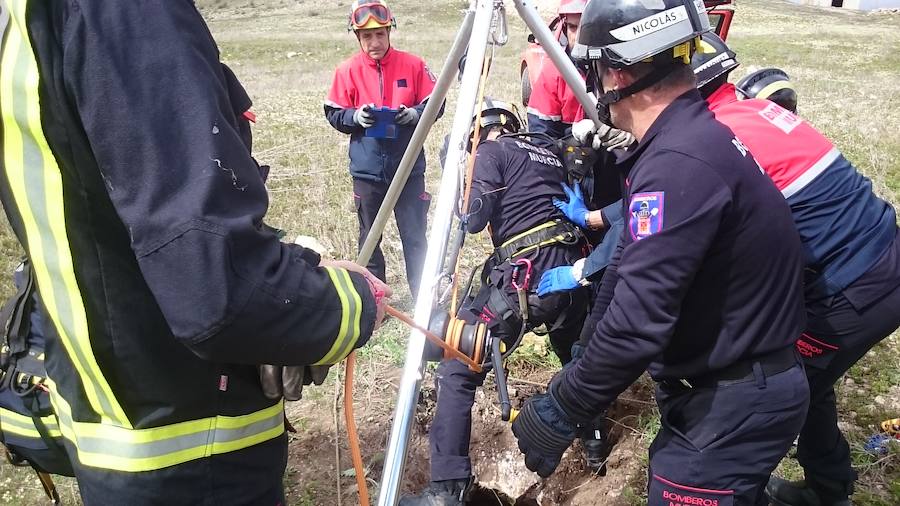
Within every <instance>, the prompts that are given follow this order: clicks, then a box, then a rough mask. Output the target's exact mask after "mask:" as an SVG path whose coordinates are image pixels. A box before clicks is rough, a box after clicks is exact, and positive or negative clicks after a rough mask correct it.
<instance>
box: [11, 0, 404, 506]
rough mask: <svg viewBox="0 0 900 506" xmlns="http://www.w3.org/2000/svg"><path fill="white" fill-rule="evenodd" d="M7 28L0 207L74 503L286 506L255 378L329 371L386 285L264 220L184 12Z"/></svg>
mask: <svg viewBox="0 0 900 506" xmlns="http://www.w3.org/2000/svg"><path fill="white" fill-rule="evenodd" d="M0 34H2V50H0V89H2V90H3V92H2V94H0V118H2V128H0V139H2V142H0V149H2V153H3V156H2V158H0V160H2V163H0V169H2V171H0V176H2V177H0V199H2V202H3V208H4V210H5V211H6V214H7V217H8V218H9V221H10V223H11V225H12V228H13V230H14V232H15V234H16V236H17V237H18V239H19V240H20V242H21V243H22V246H23V247H24V248H25V250H26V252H27V254H28V256H29V258H30V259H31V261H32V262H33V266H34V273H35V279H36V285H37V289H38V293H39V294H40V297H41V302H42V306H43V307H44V308H45V310H46V316H47V317H48V318H49V321H50V322H51V324H49V325H48V326H47V328H45V331H46V334H47V336H46V337H47V349H46V367H47V371H48V374H49V376H50V378H51V379H52V382H50V384H49V386H50V394H51V398H52V401H53V405H54V407H55V410H56V414H57V416H58V419H59V429H60V431H61V433H62V434H63V436H64V437H65V440H66V445H67V449H68V452H69V454H70V456H71V457H72V460H73V462H72V463H73V465H74V468H75V474H76V477H77V479H78V483H79V490H80V492H81V496H82V499H83V500H84V502H85V503H86V504H269V505H272V506H274V505H276V504H282V503H283V493H282V476H283V472H284V469H285V462H286V459H287V442H286V437H285V424H284V409H283V401H282V400H281V399H280V398H278V399H271V398H268V397H267V396H266V395H264V393H263V388H262V385H261V383H260V377H259V374H258V371H257V364H278V365H291V366H296V365H304V364H319V365H327V364H334V363H336V362H338V361H339V360H341V359H342V358H343V357H344V356H346V355H347V354H348V353H349V352H350V351H352V350H353V349H354V348H357V347H359V346H361V345H363V344H364V343H365V342H366V341H367V340H368V339H369V336H370V335H371V333H372V331H373V329H374V328H375V327H376V326H377V324H378V321H377V320H378V316H377V313H379V312H380V311H379V309H380V308H382V307H383V303H381V302H379V301H378V299H379V297H382V293H384V292H388V293H389V290H387V289H386V287H385V286H384V285H383V284H382V283H381V282H380V281H378V280H377V279H376V278H375V277H374V276H372V275H371V274H369V273H367V272H366V271H365V270H364V269H362V268H356V267H352V265H351V264H349V263H342V262H326V261H320V258H319V256H318V255H317V254H316V253H314V252H313V251H311V250H308V249H304V248H301V247H299V246H296V245H292V244H284V243H281V242H280V241H279V240H278V238H277V237H276V235H275V234H274V233H273V232H271V230H270V229H268V228H267V227H265V226H264V224H263V222H262V220H263V216H264V215H265V213H266V208H267V205H268V199H267V195H266V190H265V187H264V184H263V179H262V177H261V176H260V173H259V170H258V167H257V165H256V163H255V162H254V161H253V159H252V158H251V156H250V149H249V146H248V145H247V144H245V142H244V140H243V139H246V138H247V137H246V136H245V135H242V134H243V133H245V127H246V125H244V124H242V122H244V121H246V119H245V117H244V113H245V112H246V110H245V109H244V107H246V105H247V104H246V103H244V104H242V102H244V98H243V97H241V96H237V95H243V91H242V89H241V88H240V85H239V83H237V82H236V81H235V80H234V79H233V76H231V75H230V73H227V72H226V71H225V69H224V68H223V66H222V65H221V64H220V63H219V53H218V50H217V48H216V44H215V41H214V40H213V38H212V36H211V34H210V32H209V30H208V29H207V27H206V24H205V23H204V21H203V19H202V17H201V15H200V13H199V12H198V11H197V9H196V7H195V6H194V4H193V3H192V2H171V1H161V0H150V1H146V2H113V3H110V2H104V1H98V0H79V1H77V2H76V1H68V0H64V1H58V2H33V1H25V0H2V1H0ZM162 90H164V92H163V91H162ZM292 371H293V372H292ZM294 372H296V368H294V369H292V370H291V371H287V370H286V376H284V377H283V378H281V377H279V379H283V380H284V382H285V384H288V385H290V384H293V383H298V382H301V381H302V378H298V377H296V376H295V375H293V373H294ZM285 393H286V394H287V392H285ZM294 393H296V392H294Z"/></svg>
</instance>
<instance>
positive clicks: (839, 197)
mask: <svg viewBox="0 0 900 506" xmlns="http://www.w3.org/2000/svg"><path fill="white" fill-rule="evenodd" d="M706 100H707V102H708V103H709V108H710V110H711V111H712V112H713V114H715V116H716V119H717V120H719V122H721V123H724V124H725V126H727V127H728V128H730V129H731V130H732V131H733V132H734V133H735V135H736V137H737V138H738V139H739V141H740V142H741V143H743V145H744V146H746V148H747V149H749V150H750V153H751V154H752V155H753V158H755V159H756V161H757V162H758V163H759V165H760V167H761V168H762V169H763V170H764V171H765V172H766V174H768V175H769V177H770V178H771V179H772V181H773V182H774V183H775V186H776V187H777V188H778V189H779V190H780V191H781V193H782V195H784V198H785V199H787V202H788V204H789V205H790V206H791V211H792V212H793V216H794V223H795V224H796V226H797V230H798V231H799V232H800V238H801V239H802V240H803V246H804V250H805V251H804V253H805V255H806V258H805V261H806V280H805V281H806V283H805V284H806V290H807V296H809V297H812V298H819V297H824V296H828V295H832V294H834V293H837V292H839V291H841V290H843V289H844V288H846V287H847V286H848V285H849V284H850V283H852V282H853V281H856V279H858V278H859V277H860V276H861V275H863V274H864V273H865V272H866V271H867V270H868V269H869V268H870V267H872V265H874V263H875V262H876V261H877V260H878V258H879V257H880V256H881V255H882V254H883V253H884V252H885V250H886V249H887V248H888V247H889V246H890V244H891V242H892V241H893V239H894V236H895V235H896V234H897V225H896V217H895V213H894V209H893V208H892V207H891V206H890V205H889V204H887V203H886V202H885V201H883V200H881V199H879V198H878V197H877V196H875V194H874V193H873V192H872V183H871V181H869V180H868V179H867V178H866V177H865V176H863V175H862V174H860V173H859V172H857V170H856V168H855V167H854V166H853V165H852V164H851V163H850V162H849V161H847V159H846V158H844V156H843V155H842V154H841V152H840V151H839V150H838V149H837V148H836V147H835V146H834V144H832V142H831V141H830V140H828V139H827V138H826V137H825V136H824V135H822V134H821V133H819V131H817V130H816V129H815V128H813V127H812V126H811V125H810V124H809V123H807V122H805V121H803V120H802V119H800V118H799V117H797V116H796V115H794V114H793V113H791V112H790V111H788V110H786V109H783V108H782V107H780V106H779V105H777V104H775V103H774V102H770V101H768V100H760V99H748V100H738V98H737V95H736V93H735V88H734V85H733V84H724V85H722V86H721V87H720V88H719V89H718V90H716V92H715V93H713V94H712V95H710V97H709V98H707V99H706ZM763 219H765V218H763Z"/></svg>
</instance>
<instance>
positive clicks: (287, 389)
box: [259, 365, 331, 401]
mask: <svg viewBox="0 0 900 506" xmlns="http://www.w3.org/2000/svg"><path fill="white" fill-rule="evenodd" d="M329 367H331V366H327V365H290V366H281V365H261V366H259V381H260V383H261V384H262V389H263V394H265V396H266V397H268V398H269V399H280V398H281V397H284V400H286V401H297V400H300V399H302V398H303V387H304V386H305V385H309V384H311V383H314V384H316V385H321V384H322V383H324V382H325V378H326V377H327V376H328V368H329Z"/></svg>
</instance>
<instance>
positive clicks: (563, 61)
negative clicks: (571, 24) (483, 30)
mask: <svg viewBox="0 0 900 506" xmlns="http://www.w3.org/2000/svg"><path fill="white" fill-rule="evenodd" d="M513 4H515V6H516V10H517V11H519V16H520V17H521V18H522V21H524V22H525V24H526V25H527V26H528V29H529V30H531V33H533V34H534V38H535V39H537V41H538V42H540V43H541V48H543V49H544V51H546V53H547V56H549V57H550V61H552V62H553V65H554V66H555V67H556V68H557V70H559V73H560V75H562V77H563V79H565V81H566V84H568V85H569V88H571V89H572V91H573V92H574V93H575V98H577V99H578V103H580V104H581V107H582V109H584V114H585V116H586V117H588V118H591V119H592V120H594V123H600V120H599V119H598V118H597V97H595V96H593V95H591V94H590V93H588V92H587V88H586V87H585V84H584V79H583V78H582V77H581V74H579V73H578V69H576V68H575V64H574V63H572V60H570V59H569V57H568V55H566V53H565V51H563V48H562V47H561V46H560V45H559V41H558V40H556V37H554V36H553V33H552V32H550V28H549V27H548V26H547V24H546V23H545V22H544V20H543V19H541V16H540V15H539V14H538V11H537V7H536V6H535V4H534V2H533V1H532V0H513Z"/></svg>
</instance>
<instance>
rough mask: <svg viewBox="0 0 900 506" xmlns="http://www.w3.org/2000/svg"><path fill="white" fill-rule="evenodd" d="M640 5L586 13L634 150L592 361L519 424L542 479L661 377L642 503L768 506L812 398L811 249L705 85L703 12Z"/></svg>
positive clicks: (613, 106) (588, 355) (612, 108)
mask: <svg viewBox="0 0 900 506" xmlns="http://www.w3.org/2000/svg"><path fill="white" fill-rule="evenodd" d="M646 5H649V4H644V3H636V2H631V1H628V0H612V1H609V2H591V3H589V4H588V6H587V8H586V10H585V13H584V16H583V17H582V22H581V28H580V31H579V43H580V44H583V45H585V46H587V47H586V52H587V54H588V55H589V57H590V58H591V70H590V74H591V75H590V76H589V78H590V79H593V80H595V82H596V83H597V87H596V88H595V89H597V90H598V91H599V92H600V94H601V95H600V97H599V100H598V102H599V104H601V106H608V107H609V114H610V119H611V121H612V124H613V125H615V126H616V127H617V128H621V129H623V130H626V131H629V132H631V133H632V134H634V136H635V137H636V138H637V139H638V142H639V143H638V146H637V147H636V148H634V149H633V150H631V151H630V152H629V154H628V155H627V156H626V157H625V158H623V159H622V160H621V161H620V167H621V170H622V173H623V176H624V183H625V196H624V197H625V199H624V202H625V207H624V211H625V215H626V220H627V221H626V226H625V233H624V234H623V236H622V239H621V241H620V242H619V246H618V248H617V252H616V255H615V256H614V258H613V262H612V263H611V265H610V266H609V267H608V268H607V269H606V272H605V273H604V276H603V280H602V286H601V290H600V294H599V296H598V301H597V306H595V308H594V311H599V313H598V314H601V315H602V319H601V320H600V321H599V323H598V325H597V326H596V327H595V329H594V333H593V335H592V337H591V339H590V341H589V343H588V346H587V350H586V351H585V353H584V356H582V357H581V358H580V360H578V361H576V362H575V365H574V366H573V367H571V368H569V369H565V370H563V371H562V372H561V373H560V374H558V375H557V376H556V377H555V378H554V379H553V380H552V381H551V382H550V385H549V392H548V393H546V394H542V395H537V396H535V397H533V398H531V399H530V400H529V401H528V402H526V404H525V406H524V407H523V409H522V411H521V413H520V414H519V416H518V417H517V418H516V420H515V422H514V423H513V426H512V430H513V432H514V433H515V435H516V437H517V438H518V442H519V448H520V450H522V452H523V453H524V454H525V463H526V465H527V466H528V468H530V469H532V470H534V471H537V472H538V473H539V474H540V475H541V476H548V475H550V474H551V473H552V472H553V471H554V470H555V469H556V467H557V465H558V464H559V461H560V459H561V457H562V454H563V452H564V451H565V450H566V448H568V446H569V445H570V444H571V442H572V440H573V438H574V437H575V435H576V430H577V427H578V426H579V424H583V423H586V422H588V421H589V420H591V419H592V417H593V416H595V415H596V414H597V413H598V412H599V411H601V410H602V409H604V408H605V407H606V406H608V405H609V404H610V403H611V402H612V401H613V400H614V399H615V398H616V396H618V395H619V393H621V392H622V391H623V390H624V389H625V388H626V387H628V385H630V384H631V383H632V382H633V381H634V380H635V379H637V378H638V377H639V376H640V375H641V373H642V372H643V371H644V370H646V369H648V368H649V372H650V375H651V377H653V378H654V379H655V380H656V381H657V383H658V389H657V395H656V399H657V403H658V405H659V410H660V419H661V428H660V431H659V434H658V435H657V437H656V439H655V440H654V442H653V444H652V445H651V447H650V451H649V453H650V469H649V475H650V476H649V478H650V479H649V484H648V489H649V490H648V503H649V504H650V505H651V506H655V505H666V506H668V505H669V504H671V503H680V504H701V503H702V504H719V505H731V504H765V501H766V498H765V494H764V492H763V490H764V487H765V484H766V482H767V481H768V478H769V473H770V472H771V471H772V470H773V469H774V468H775V466H776V465H777V464H778V462H779V461H780V460H781V457H782V456H783V455H784V453H785V452H786V451H787V449H788V448H789V447H790V445H791V442H792V441H793V439H794V436H795V435H796V434H797V433H798V432H799V430H800V427H801V425H802V423H803V419H804V417H805V412H806V408H807V405H808V395H809V392H808V388H807V385H806V378H805V375H804V373H803V369H802V366H801V365H800V361H799V358H798V356H797V354H796V352H795V351H794V347H793V344H794V341H795V340H796V338H797V336H798V335H799V334H800V331H801V330H802V328H803V323H804V313H803V297H802V290H803V288H802V250H801V246H800V239H799V237H798V235H797V232H796V229H795V228H794V225H793V222H792V220H791V214H790V210H789V209H788V207H787V205H786V204H785V202H784V199H783V198H782V197H781V195H780V194H779V193H778V191H777V190H776V189H775V188H774V186H773V185H772V184H771V182H770V181H768V179H767V178H766V176H765V175H764V174H762V173H761V171H760V170H759V167H758V166H757V164H756V162H755V161H754V160H753V157H752V156H751V155H750V153H749V152H748V151H747V149H746V148H745V147H744V146H743V145H742V144H741V143H740V141H739V140H738V139H736V138H735V137H734V134H732V132H731V131H730V130H728V128H726V127H725V126H723V125H722V124H721V123H718V122H717V121H716V120H715V118H714V117H713V115H712V113H710V112H709V110H708V109H707V107H706V103H705V102H704V101H703V99H702V98H701V97H700V94H699V93H698V92H697V90H696V89H695V87H694V84H695V82H694V78H693V72H692V71H691V68H690V57H691V54H692V53H693V51H694V50H695V48H696V46H697V45H698V39H697V38H698V37H699V35H701V34H702V33H704V32H706V31H708V30H709V21H708V19H707V17H706V14H705V12H704V10H703V8H702V3H701V4H700V5H699V6H698V5H697V3H695V2H694V1H693V0H662V1H660V2H658V3H656V4H654V5H653V6H652V8H648V7H647V6H646ZM601 112H605V111H601ZM601 115H603V114H601ZM761 251H764V252H765V254H764V255H762V254H760V253H759V252H761Z"/></svg>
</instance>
